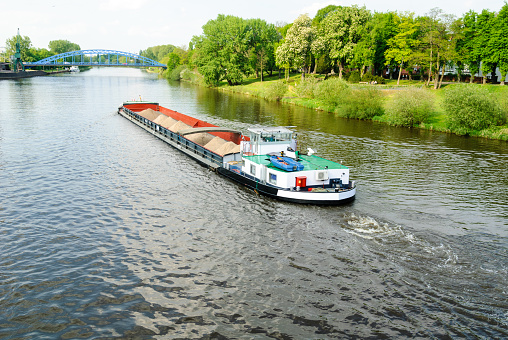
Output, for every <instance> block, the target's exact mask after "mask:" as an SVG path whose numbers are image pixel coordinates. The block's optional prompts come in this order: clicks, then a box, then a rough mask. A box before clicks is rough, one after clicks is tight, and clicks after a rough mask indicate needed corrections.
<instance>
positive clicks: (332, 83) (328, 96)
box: [314, 77, 351, 105]
mask: <svg viewBox="0 0 508 340" xmlns="http://www.w3.org/2000/svg"><path fill="white" fill-rule="evenodd" d="M349 93H351V88H350V87H349V85H348V84H347V83H346V82H345V81H344V80H342V79H340V78H336V77H334V78H329V79H327V80H324V81H321V82H319V83H318V84H317V86H316V87H315V89H314V98H316V99H319V100H323V101H325V102H328V103H331V104H334V105H339V104H340V103H341V102H342V98H343V97H344V96H345V95H347V94H349Z"/></svg>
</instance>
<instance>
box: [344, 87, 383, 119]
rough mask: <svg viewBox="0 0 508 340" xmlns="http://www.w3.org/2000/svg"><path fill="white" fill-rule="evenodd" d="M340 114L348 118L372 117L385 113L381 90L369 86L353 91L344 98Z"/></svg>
mask: <svg viewBox="0 0 508 340" xmlns="http://www.w3.org/2000/svg"><path fill="white" fill-rule="evenodd" d="M339 114H340V115H341V116H342V117H346V118H355V119H372V117H374V116H378V115H382V114H383V105H382V103H381V96H380V94H379V90H377V89H375V88H367V89H360V90H354V91H351V92H350V93H349V94H347V95H345V96H344V97H343V98H342V103H341V104H340V108H339Z"/></svg>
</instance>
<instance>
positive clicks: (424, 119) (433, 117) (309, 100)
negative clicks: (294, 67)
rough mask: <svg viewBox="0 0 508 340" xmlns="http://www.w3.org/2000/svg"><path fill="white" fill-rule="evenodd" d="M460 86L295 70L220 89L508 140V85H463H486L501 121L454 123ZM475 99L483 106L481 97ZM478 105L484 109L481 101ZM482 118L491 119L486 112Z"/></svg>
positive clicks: (186, 75)
mask: <svg viewBox="0 0 508 340" xmlns="http://www.w3.org/2000/svg"><path fill="white" fill-rule="evenodd" d="M282 77H284V75H282ZM182 79H183V80H186V81H190V82H193V83H196V84H200V85H204V83H203V82H202V79H201V77H200V75H199V74H195V73H193V72H190V71H188V70H185V71H183V73H182ZM457 86H460V85H457V84H444V86H443V87H442V88H441V89H439V90H432V89H428V88H426V87H425V86H424V83H423V82H420V81H409V80H404V81H401V82H400V85H397V84H396V80H393V81H390V80H387V81H386V84H376V85H368V84H345V83H344V82H340V81H339V80H338V79H337V80H333V81H330V80H327V81H326V82H325V81H324V76H308V77H307V78H306V80H305V81H302V79H301V75H300V74H292V75H291V76H290V77H289V81H287V82H284V81H282V80H280V79H279V76H278V74H274V75H273V76H271V77H265V78H264V80H263V82H261V81H260V80H259V79H255V78H248V79H246V80H245V81H244V83H243V84H242V85H238V86H229V85H228V84H227V83H225V82H224V83H221V84H220V85H219V86H218V89H219V90H221V91H227V92H235V93H241V94H245V95H250V96H255V97H259V98H263V99H266V100H279V101H281V102H283V103H287V104H292V105H299V106H302V107H307V108H310V109H314V110H321V111H325V112H330V113H333V114H335V115H336V116H337V117H342V118H354V119H366V120H374V121H377V122H382V123H387V124H391V125H396V126H406V127H411V128H420V129H427V130H434V131H440V132H445V133H454V134H458V135H469V136H474V137H482V138H490V139H499V140H507V141H508V124H507V118H508V86H500V85H477V84H471V85H464V84H462V87H460V89H464V90H467V91H469V90H468V89H469V88H470V89H471V90H473V92H478V91H480V92H481V93H482V94H483V96H484V97H486V98H487V101H488V102H492V103H495V105H496V110H498V111H499V112H498V111H496V112H497V114H498V115H499V116H500V117H502V118H501V119H498V120H497V121H496V123H495V124H494V123H485V124H478V123H477V122H475V123H474V124H473V123H472V124H471V125H470V126H468V128H464V127H463V126H461V127H459V126H458V125H457V124H453V122H454V120H453V119H452V118H453V117H452V116H453V112H458V114H459V116H460V114H461V112H462V111H461V109H462V108H461V107H460V106H459V107H458V108H457V109H456V110H455V109H454V108H453V107H450V104H449V103H450V96H451V95H452V94H453V93H456V92H457V91H456V90H455V91H454V90H453V89H454V88H455V89H456V88H457ZM466 86H467V87H466ZM447 96H448V97H449V98H448V100H447V99H446V98H447ZM484 101H485V100H484ZM447 103H448V104H447ZM458 104H460V103H458ZM447 105H448V106H447ZM473 105H476V106H477V103H474V104H473ZM486 105H489V103H486ZM468 110H469V108H466V109H465V111H464V112H466V113H467V111H468ZM477 110H479V111H483V110H484V109H483V108H482V107H478V108H477ZM459 118H460V117H459ZM480 119H483V120H485V121H486V120H487V118H486V117H481V118H480Z"/></svg>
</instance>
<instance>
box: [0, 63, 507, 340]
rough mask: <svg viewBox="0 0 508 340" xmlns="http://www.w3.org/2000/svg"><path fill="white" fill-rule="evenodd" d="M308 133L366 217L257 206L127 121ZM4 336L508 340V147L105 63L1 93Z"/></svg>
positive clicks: (0, 308) (305, 140) (266, 203)
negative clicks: (146, 106)
mask: <svg viewBox="0 0 508 340" xmlns="http://www.w3.org/2000/svg"><path fill="white" fill-rule="evenodd" d="M139 96H142V98H143V99H147V100H154V101H158V102H160V103H161V105H163V106H166V107H169V108H172V109H175V110H177V111H180V112H182V113H186V114H189V115H192V116H195V117H198V118H201V119H205V120H207V121H209V122H211V123H214V124H217V125H221V126H227V127H234V128H240V129H246V128H247V127H248V126H252V125H256V126H260V125H270V126H275V125H293V126H296V128H295V129H296V130H297V131H298V134H299V139H300V146H301V147H302V148H303V149H305V148H306V147H312V148H313V149H316V150H317V151H318V155H320V156H322V157H325V158H330V159H332V160H334V161H342V162H344V163H345V164H346V165H348V166H350V168H351V172H352V177H353V178H354V179H356V180H357V181H358V183H359V187H358V194H357V199H356V201H355V202H354V203H352V204H349V205H346V206H341V207H314V206H302V205H294V204H288V203H282V202H278V201H274V200H271V199H268V198H265V197H258V196H257V195H256V194H255V193H253V192H251V191H248V190H246V189H244V188H242V187H240V186H237V185H236V184H234V183H232V182H229V181H228V180H226V179H224V178H222V177H220V176H218V175H217V174H215V173H213V172H211V171H209V170H208V169H206V168H204V167H201V166H199V165H197V164H196V163H195V162H194V161H193V160H192V159H189V158H187V157H186V156H184V155H183V154H180V153H179V152H177V151H175V150H174V149H172V148H171V147H169V146H168V145H166V144H164V143H163V142H162V141H160V140H158V139H156V138H155V137H153V136H152V135H150V134H148V133H147V132H145V131H143V130H141V129H140V128H138V127H136V126H135V125H134V124H132V123H130V122H129V121H127V120H125V119H124V118H122V117H121V116H119V115H118V114H116V109H117V107H118V106H119V105H120V104H121V103H122V102H123V101H124V100H130V99H135V98H139ZM0 102H1V105H0V237H1V246H0V339H33V338H38V339H45V338H62V339H76V338H85V339H86V338H90V339H92V338H137V339H145V338H146V339H152V338H161V339H162V338H164V339H253V338H256V339H265V338H275V339H308V338H312V339H320V338H341V339H342V338H355V337H361V338H407V337H412V338H429V337H430V338H440V339H441V338H464V337H465V338H471V339H475V338H506V337H508V331H507V329H508V299H507V298H508V288H507V287H508V208H507V207H508V198H507V197H508V172H507V171H506V170H507V168H508V144H507V143H506V142H498V141H489V140H480V139H473V138H465V137H456V136H449V135H446V134H441V133H435V132H426V131H413V130H408V129H398V128H392V127H388V126H385V125H381V124H375V123H370V122H360V121H350V120H342V119H337V118H335V117H333V115H330V114H327V113H322V112H315V111H311V110H306V109H302V108H297V107H292V106H283V105H278V104H275V103H268V102H264V101H259V100H257V99H254V98H248V97H242V96H237V95H228V94H224V93H221V92H217V91H213V90H209V89H204V88H199V87H194V86H192V85H188V84H172V83H168V82H167V81H165V80H159V79H157V78H156V77H155V76H153V75H149V74H146V73H143V72H142V71H139V70H128V69H106V68H102V69H92V70H91V71H88V72H82V73H79V74H67V75H61V76H51V77H42V78H32V79H24V80H18V81H5V80H4V81H0Z"/></svg>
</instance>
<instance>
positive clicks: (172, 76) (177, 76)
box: [167, 65, 187, 81]
mask: <svg viewBox="0 0 508 340" xmlns="http://www.w3.org/2000/svg"><path fill="white" fill-rule="evenodd" d="M186 68H187V66H185V65H178V66H177V67H175V68H174V69H173V70H171V71H169V72H168V75H167V78H168V79H169V80H175V81H180V80H181V79H182V75H181V73H182V71H183V70H185V69H186Z"/></svg>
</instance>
